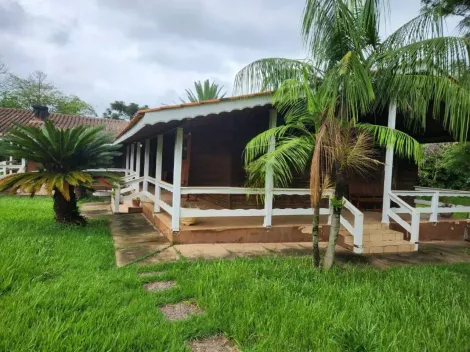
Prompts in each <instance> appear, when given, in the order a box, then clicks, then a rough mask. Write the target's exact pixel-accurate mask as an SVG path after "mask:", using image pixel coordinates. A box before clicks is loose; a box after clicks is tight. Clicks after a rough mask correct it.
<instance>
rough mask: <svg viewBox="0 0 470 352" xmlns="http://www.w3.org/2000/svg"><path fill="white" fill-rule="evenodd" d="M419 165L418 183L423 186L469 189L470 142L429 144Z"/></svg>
mask: <svg viewBox="0 0 470 352" xmlns="http://www.w3.org/2000/svg"><path fill="white" fill-rule="evenodd" d="M424 151H425V152H424V158H423V163H422V164H421V165H420V167H419V184H420V185H421V186H424V187H433V188H449V189H460V190H465V191H466V190H469V189H470V176H469V175H470V144H468V143H444V144H430V145H427V146H426V147H425V149H424Z"/></svg>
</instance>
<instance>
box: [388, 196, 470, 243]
mask: <svg viewBox="0 0 470 352" xmlns="http://www.w3.org/2000/svg"><path fill="white" fill-rule="evenodd" d="M389 196H390V200H391V201H392V202H393V203H395V204H396V205H398V207H393V208H390V210H389V211H388V213H387V215H388V216H389V218H390V219H392V220H394V221H395V222H396V223H397V224H399V225H400V226H401V227H402V228H403V229H405V230H406V231H407V232H408V233H409V234H410V242H411V243H413V244H414V245H415V249H416V250H417V249H418V243H419V224H420V221H421V214H429V221H432V222H439V221H440V218H439V214H446V213H447V214H449V213H470V206H468V205H458V204H452V202H453V201H452V200H449V198H447V201H446V202H440V200H442V198H443V197H470V192H467V191H457V190H451V189H442V188H428V187H415V190H414V191H409V190H406V191H400V190H394V191H390V192H389ZM404 197H406V198H413V203H414V204H415V205H418V206H414V207H413V206H411V205H410V204H409V203H408V202H406V201H405V200H403V198H404ZM426 198H428V199H426ZM429 198H430V200H429ZM400 214H408V217H409V219H407V220H405V219H403V217H402V216H400Z"/></svg>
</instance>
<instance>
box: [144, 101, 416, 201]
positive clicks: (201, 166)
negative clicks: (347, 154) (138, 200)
mask: <svg viewBox="0 0 470 352" xmlns="http://www.w3.org/2000/svg"><path fill="white" fill-rule="evenodd" d="M268 120H269V107H258V108H254V109H250V110H244V111H236V112H231V113H225V114H220V115H217V116H206V117H201V118H198V119H195V120H192V121H190V122H188V123H186V124H184V125H183V128H184V133H185V134H188V133H190V134H191V148H190V158H191V159H190V160H191V161H190V171H189V180H188V185H189V186H194V187H198V186H199V187H202V186H231V187H244V186H245V182H246V173H245V170H244V167H243V164H244V160H243V157H244V155H243V152H244V149H245V146H246V144H247V143H248V142H249V141H250V140H251V139H252V138H253V137H254V136H256V135H257V134H259V133H261V132H263V131H265V130H266V129H267V128H268ZM281 122H282V118H279V123H281ZM152 143H156V141H152ZM152 145H153V144H152ZM173 146H174V136H172V135H171V134H170V135H168V137H167V135H165V142H164V148H163V150H164V158H163V172H164V179H166V180H167V181H168V182H170V183H171V182H172V179H173V175H172V173H173V171H172V170H173ZM152 149H154V147H152ZM152 159H154V155H153V153H152V154H151V160H152ZM378 159H379V160H381V161H382V162H383V161H384V160H385V151H384V150H381V151H378ZM150 167H151V169H150V170H151V171H150V174H151V175H152V173H153V172H154V171H153V170H154V166H153V164H152V163H151V165H150ZM142 169H143V166H142ZM383 175H384V166H383V165H378V166H377V167H376V168H375V169H374V170H371V171H369V172H368V174H367V175H366V176H360V175H354V177H350V180H349V182H348V183H349V190H348V193H349V196H350V197H351V196H356V197H361V198H364V199H368V198H372V199H373V200H370V201H365V202H362V205H361V206H360V207H361V208H363V209H372V208H376V209H377V210H379V208H380V209H381V199H382V193H383ZM417 182H418V169H417V167H416V165H414V164H413V163H410V162H408V161H407V160H403V159H399V158H397V157H396V158H395V161H394V175H393V188H394V189H413V187H414V186H415V185H417ZM291 187H292V188H308V187H309V175H308V170H307V172H306V174H305V175H297V176H296V177H295V179H294V181H293V184H292V185H291ZM198 197H199V198H203V199H205V200H207V201H208V202H211V203H213V204H217V205H218V206H221V207H223V208H228V209H253V208H262V207H263V205H262V203H261V201H260V199H257V197H255V196H251V197H247V196H245V195H202V196H198ZM309 206H310V197H308V196H278V197H275V199H274V207H276V208H297V207H305V208H307V207H309Z"/></svg>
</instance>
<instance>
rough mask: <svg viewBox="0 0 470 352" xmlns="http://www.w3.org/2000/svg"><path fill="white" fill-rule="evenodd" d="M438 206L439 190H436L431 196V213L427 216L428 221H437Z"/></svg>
mask: <svg viewBox="0 0 470 352" xmlns="http://www.w3.org/2000/svg"><path fill="white" fill-rule="evenodd" d="M438 208H439V191H436V192H435V193H434V195H433V196H432V200H431V209H432V213H431V216H430V217H429V221H432V222H437V217H438Z"/></svg>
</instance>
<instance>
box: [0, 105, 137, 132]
mask: <svg viewBox="0 0 470 352" xmlns="http://www.w3.org/2000/svg"><path fill="white" fill-rule="evenodd" d="M49 120H51V121H52V122H53V123H54V125H55V126H56V127H60V128H70V127H75V126H82V125H87V126H100V125H104V126H105V131H106V132H108V133H110V134H112V135H114V136H116V135H117V134H118V133H119V132H120V131H122V130H123V129H124V128H125V127H126V126H127V125H128V124H129V122H128V121H124V120H113V119H105V118H97V117H87V116H78V115H65V114H56V113H51V114H50V116H49ZM37 123H40V121H38V120H35V117H34V113H33V111H32V110H23V109H10V108H0V136H1V135H2V134H5V133H6V132H7V131H8V130H9V129H10V128H12V127H14V126H15V125H16V124H20V125H32V124H37Z"/></svg>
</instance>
